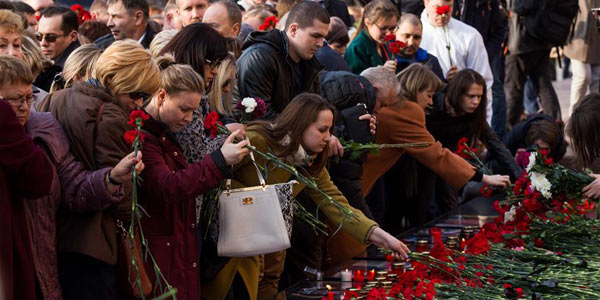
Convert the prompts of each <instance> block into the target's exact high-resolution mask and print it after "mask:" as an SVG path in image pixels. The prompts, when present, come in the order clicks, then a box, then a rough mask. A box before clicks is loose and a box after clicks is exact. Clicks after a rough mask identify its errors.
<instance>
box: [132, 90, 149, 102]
mask: <svg viewBox="0 0 600 300" xmlns="http://www.w3.org/2000/svg"><path fill="white" fill-rule="evenodd" d="M129 98H131V99H133V100H137V99H142V100H144V101H146V100H147V99H148V98H150V95H148V94H146V93H144V92H133V93H129Z"/></svg>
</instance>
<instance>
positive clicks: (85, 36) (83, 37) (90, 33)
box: [79, 21, 110, 44]
mask: <svg viewBox="0 0 600 300" xmlns="http://www.w3.org/2000/svg"><path fill="white" fill-rule="evenodd" d="M109 33H110V29H109V28H108V27H107V26H106V23H103V22H100V21H85V22H83V24H81V26H80V27H79V41H80V42H81V43H82V44H88V43H93V42H94V41H95V40H97V39H99V38H100V37H102V36H105V35H107V34H109Z"/></svg>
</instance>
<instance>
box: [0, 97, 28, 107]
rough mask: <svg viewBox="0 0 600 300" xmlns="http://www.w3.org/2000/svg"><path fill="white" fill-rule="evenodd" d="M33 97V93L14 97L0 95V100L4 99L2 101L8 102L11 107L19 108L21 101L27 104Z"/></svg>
mask: <svg viewBox="0 0 600 300" xmlns="http://www.w3.org/2000/svg"><path fill="white" fill-rule="evenodd" d="M33 98H34V97H33V95H25V96H21V97H15V98H4V97H0V100H4V101H6V102H8V104H10V105H11V106H12V107H15V108H19V107H21V105H23V103H27V105H28V106H29V105H30V104H31V102H32V101H33Z"/></svg>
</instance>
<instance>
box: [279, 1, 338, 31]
mask: <svg viewBox="0 0 600 300" xmlns="http://www.w3.org/2000/svg"><path fill="white" fill-rule="evenodd" d="M314 20H319V22H321V23H323V24H327V25H329V13H327V11H326V10H325V9H324V8H323V7H321V4H319V2H314V1H304V2H302V3H300V4H298V5H296V6H294V8H292V10H290V12H289V14H288V18H287V21H286V22H285V30H288V28H290V25H292V24H293V23H296V24H298V26H299V28H300V29H303V28H306V27H310V26H313V24H314Z"/></svg>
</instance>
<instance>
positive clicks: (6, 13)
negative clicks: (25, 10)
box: [0, 9, 23, 34]
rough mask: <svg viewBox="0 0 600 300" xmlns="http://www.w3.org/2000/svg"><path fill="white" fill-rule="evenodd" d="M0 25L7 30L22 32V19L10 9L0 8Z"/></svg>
mask: <svg viewBox="0 0 600 300" xmlns="http://www.w3.org/2000/svg"><path fill="white" fill-rule="evenodd" d="M0 27H1V28H5V29H6V30H8V31H9V32H16V33H18V34H21V32H23V19H22V18H21V17H20V16H19V15H18V14H16V13H14V12H12V11H10V10H7V9H0Z"/></svg>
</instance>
